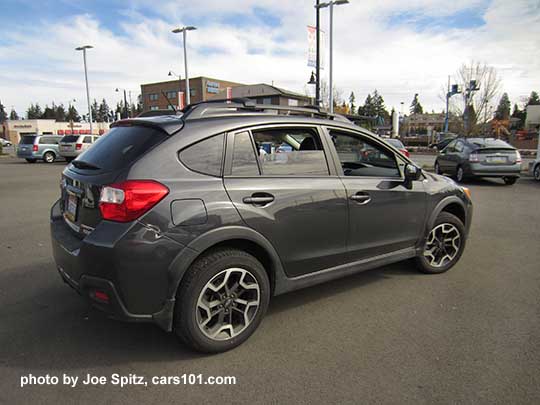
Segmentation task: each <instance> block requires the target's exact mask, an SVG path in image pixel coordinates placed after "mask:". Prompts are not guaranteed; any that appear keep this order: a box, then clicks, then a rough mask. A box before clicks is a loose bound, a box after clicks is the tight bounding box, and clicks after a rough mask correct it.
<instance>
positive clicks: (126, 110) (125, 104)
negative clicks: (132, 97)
mask: <svg viewBox="0 0 540 405" xmlns="http://www.w3.org/2000/svg"><path fill="white" fill-rule="evenodd" d="M120 90H123V91H124V118H128V116H129V115H131V114H128V107H127V97H126V89H119V88H118V87H117V88H116V90H115V91H116V92H117V93H118V92H119V91H120Z"/></svg>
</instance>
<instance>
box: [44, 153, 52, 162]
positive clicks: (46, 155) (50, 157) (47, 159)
mask: <svg viewBox="0 0 540 405" xmlns="http://www.w3.org/2000/svg"><path fill="white" fill-rule="evenodd" d="M45 162H47V163H52V162H54V155H53V154H52V153H48V152H47V153H45Z"/></svg>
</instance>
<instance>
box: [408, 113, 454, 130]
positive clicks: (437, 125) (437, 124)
mask: <svg viewBox="0 0 540 405" xmlns="http://www.w3.org/2000/svg"><path fill="white" fill-rule="evenodd" d="M444 120H445V114H444V113H428V114H411V115H406V116H405V117H403V125H402V127H403V133H404V134H405V135H417V134H421V135H425V134H431V133H432V132H442V131H444Z"/></svg>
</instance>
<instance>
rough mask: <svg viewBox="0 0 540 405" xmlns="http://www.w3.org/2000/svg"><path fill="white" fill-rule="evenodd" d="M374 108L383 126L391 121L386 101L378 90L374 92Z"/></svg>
mask: <svg viewBox="0 0 540 405" xmlns="http://www.w3.org/2000/svg"><path fill="white" fill-rule="evenodd" d="M373 106H374V111H375V116H377V117H379V119H380V122H382V123H383V124H384V123H385V122H387V121H389V119H390V114H389V113H388V111H387V110H386V106H385V105H384V99H383V97H382V96H381V95H380V94H379V92H378V91H377V89H375V91H374V92H373Z"/></svg>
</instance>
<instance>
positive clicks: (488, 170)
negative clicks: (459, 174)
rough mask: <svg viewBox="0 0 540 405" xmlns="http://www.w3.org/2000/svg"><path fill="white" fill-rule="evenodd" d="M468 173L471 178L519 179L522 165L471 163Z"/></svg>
mask: <svg viewBox="0 0 540 405" xmlns="http://www.w3.org/2000/svg"><path fill="white" fill-rule="evenodd" d="M467 169H468V170H466V173H467V174H468V175H469V176H478V177H519V176H520V174H521V163H515V164H512V165H483V164H480V163H470V164H469V166H468V168H467Z"/></svg>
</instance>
